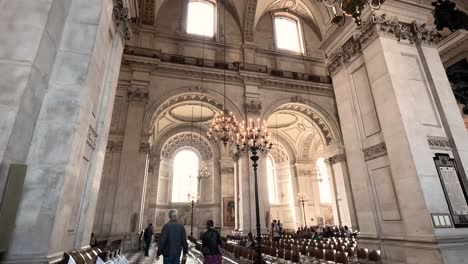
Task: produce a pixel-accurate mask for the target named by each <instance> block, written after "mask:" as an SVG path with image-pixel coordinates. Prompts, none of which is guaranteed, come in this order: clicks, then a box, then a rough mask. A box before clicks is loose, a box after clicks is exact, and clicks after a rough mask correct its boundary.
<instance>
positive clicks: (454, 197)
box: [432, 153, 468, 227]
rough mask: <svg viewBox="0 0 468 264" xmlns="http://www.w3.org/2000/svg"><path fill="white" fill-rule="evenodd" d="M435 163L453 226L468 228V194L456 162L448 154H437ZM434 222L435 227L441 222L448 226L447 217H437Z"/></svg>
mask: <svg viewBox="0 0 468 264" xmlns="http://www.w3.org/2000/svg"><path fill="white" fill-rule="evenodd" d="M434 162H435V165H436V168H437V173H438V174H439V179H440V182H441V185H442V189H443V190H444V194H445V199H446V200H447V204H448V207H449V210H450V214H451V218H452V221H453V225H454V226H455V227H468V194H467V191H466V187H465V185H464V182H463V179H462V178H461V175H460V172H459V171H458V168H457V164H456V163H455V160H454V159H452V158H450V156H449V155H448V154H442V153H436V154H435V157H434ZM432 220H433V221H434V226H435V224H436V221H439V222H438V223H439V225H446V224H447V221H446V218H445V217H443V218H440V217H439V216H437V220H435V218H434V217H433V218H432ZM449 220H450V219H449ZM444 227H445V226H444Z"/></svg>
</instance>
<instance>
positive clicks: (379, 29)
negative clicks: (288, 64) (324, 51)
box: [327, 14, 440, 74]
mask: <svg viewBox="0 0 468 264" xmlns="http://www.w3.org/2000/svg"><path fill="white" fill-rule="evenodd" d="M379 35H386V36H392V37H394V38H396V40H398V41H401V40H408V41H409V43H411V44H414V43H418V44H426V45H434V44H435V43H436V42H437V41H438V39H439V37H440V36H439V34H438V33H437V30H436V29H435V28H428V27H427V26H426V24H418V23H417V22H416V21H413V22H412V23H411V24H408V23H404V22H401V21H399V20H398V18H397V17H392V18H388V17H387V15H386V14H382V15H380V16H378V15H375V14H373V15H372V16H371V18H370V19H369V20H368V21H367V22H366V23H365V25H364V26H363V27H362V28H361V29H360V30H359V31H356V33H355V34H354V35H353V36H352V37H351V38H350V39H348V40H347V41H346V42H345V43H344V44H343V45H342V46H341V47H339V48H338V49H336V51H335V52H332V53H330V54H329V56H328V61H327V65H328V70H329V71H330V73H332V74H333V73H335V72H337V71H338V70H339V69H340V68H341V66H343V65H346V64H349V63H350V62H351V61H352V58H353V57H354V56H355V55H358V54H360V53H361V52H362V50H363V49H364V48H365V47H366V46H367V45H368V44H370V43H371V42H372V41H373V40H374V39H376V38H377V37H378V36H379Z"/></svg>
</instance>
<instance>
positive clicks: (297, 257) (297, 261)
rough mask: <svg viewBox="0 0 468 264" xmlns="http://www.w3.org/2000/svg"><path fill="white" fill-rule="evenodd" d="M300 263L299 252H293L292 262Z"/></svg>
mask: <svg viewBox="0 0 468 264" xmlns="http://www.w3.org/2000/svg"><path fill="white" fill-rule="evenodd" d="M300 261H301V256H300V255H299V251H295V250H293V252H292V262H293V263H299V262H300Z"/></svg>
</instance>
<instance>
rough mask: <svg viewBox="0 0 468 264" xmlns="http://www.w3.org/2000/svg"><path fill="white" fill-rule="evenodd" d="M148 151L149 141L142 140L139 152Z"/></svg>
mask: <svg viewBox="0 0 468 264" xmlns="http://www.w3.org/2000/svg"><path fill="white" fill-rule="evenodd" d="M149 152H150V143H148V142H142V143H140V153H149Z"/></svg>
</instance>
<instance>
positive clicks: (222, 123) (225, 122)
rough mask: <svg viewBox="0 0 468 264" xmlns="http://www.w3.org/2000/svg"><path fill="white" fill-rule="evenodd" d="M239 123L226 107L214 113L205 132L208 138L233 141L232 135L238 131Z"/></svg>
mask: <svg viewBox="0 0 468 264" xmlns="http://www.w3.org/2000/svg"><path fill="white" fill-rule="evenodd" d="M238 127H239V123H238V122H237V119H236V117H235V116H234V114H233V113H232V112H229V111H228V110H227V109H224V110H223V113H221V114H219V115H216V116H215V118H214V119H213V122H212V123H211V125H210V128H209V130H208V132H207V135H208V138H209V139H213V140H214V141H216V142H223V144H224V145H227V143H234V140H235V139H234V137H235V135H236V133H237V131H238Z"/></svg>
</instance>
